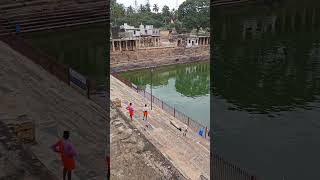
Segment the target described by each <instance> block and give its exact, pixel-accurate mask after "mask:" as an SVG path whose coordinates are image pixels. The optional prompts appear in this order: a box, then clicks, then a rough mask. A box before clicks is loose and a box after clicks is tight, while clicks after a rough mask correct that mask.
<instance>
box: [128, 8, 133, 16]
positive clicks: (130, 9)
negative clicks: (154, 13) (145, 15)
mask: <svg viewBox="0 0 320 180" xmlns="http://www.w3.org/2000/svg"><path fill="white" fill-rule="evenodd" d="M133 13H134V9H133V7H132V6H129V7H128V8H127V15H132V14H133Z"/></svg>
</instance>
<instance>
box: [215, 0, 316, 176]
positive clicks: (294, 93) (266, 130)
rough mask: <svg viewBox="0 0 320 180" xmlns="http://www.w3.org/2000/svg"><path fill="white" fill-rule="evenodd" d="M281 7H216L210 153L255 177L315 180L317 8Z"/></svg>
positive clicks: (285, 3)
mask: <svg viewBox="0 0 320 180" xmlns="http://www.w3.org/2000/svg"><path fill="white" fill-rule="evenodd" d="M279 2H280V1H279ZM281 2H282V4H278V5H277V6H276V5H274V6H262V5H255V6H251V7H248V6H246V7H241V8H240V7H238V8H234V9H229V10H225V11H223V10H222V9H216V15H217V18H216V19H215V23H216V24H215V25H214V26H215V27H216V29H215V32H214V33H215V35H216V40H215V44H214V47H213V59H214V61H213V62H212V63H213V83H212V86H213V87H212V88H213V90H212V93H213V98H212V100H213V105H214V106H213V107H214V109H213V112H212V114H213V119H214V121H213V122H214V127H215V129H214V131H215V137H216V138H215V141H216V142H215V146H216V147H215V148H216V151H217V152H219V153H220V154H222V156H223V157H224V158H226V159H228V160H230V161H233V162H236V163H238V164H240V165H241V167H243V168H247V169H248V170H251V171H252V172H255V173H256V174H257V175H258V177H259V178H261V179H267V180H268V179H279V180H280V179H282V178H283V177H284V176H285V177H287V179H288V180H301V179H320V175H319V173H317V167H318V163H319V161H320V158H319V157H320V156H319V155H318V154H319V152H320V141H319V139H320V119H319V117H320V111H319V110H320V36H319V32H320V8H315V7H320V4H319V2H317V1H306V2H304V3H299V2H298V1H294V3H293V5H292V1H290V2H289V1H281ZM301 2H302V1H301ZM307 2H308V3H307ZM218 17H219V18H218ZM235 149H236V152H235Z"/></svg>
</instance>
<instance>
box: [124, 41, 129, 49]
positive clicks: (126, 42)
mask: <svg viewBox="0 0 320 180" xmlns="http://www.w3.org/2000/svg"><path fill="white" fill-rule="evenodd" d="M124 42H125V44H126V51H128V40H124Z"/></svg>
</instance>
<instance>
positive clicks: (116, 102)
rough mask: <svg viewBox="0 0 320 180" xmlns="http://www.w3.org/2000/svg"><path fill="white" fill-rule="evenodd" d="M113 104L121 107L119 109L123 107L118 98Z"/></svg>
mask: <svg viewBox="0 0 320 180" xmlns="http://www.w3.org/2000/svg"><path fill="white" fill-rule="evenodd" d="M112 104H113V106H115V107H119V108H121V107H122V106H121V100H120V99H118V98H116V99H115V100H114V101H113V102H112Z"/></svg>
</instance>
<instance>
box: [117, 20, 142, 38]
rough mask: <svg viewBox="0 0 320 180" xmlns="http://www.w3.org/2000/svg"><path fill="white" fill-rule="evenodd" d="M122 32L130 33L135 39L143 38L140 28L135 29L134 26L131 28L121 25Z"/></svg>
mask: <svg viewBox="0 0 320 180" xmlns="http://www.w3.org/2000/svg"><path fill="white" fill-rule="evenodd" d="M120 30H121V31H122V32H127V33H128V32H129V33H130V34H132V36H133V37H140V36H141V33H140V29H139V28H135V27H134V26H129V25H128V24H127V23H124V24H123V25H121V26H120Z"/></svg>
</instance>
